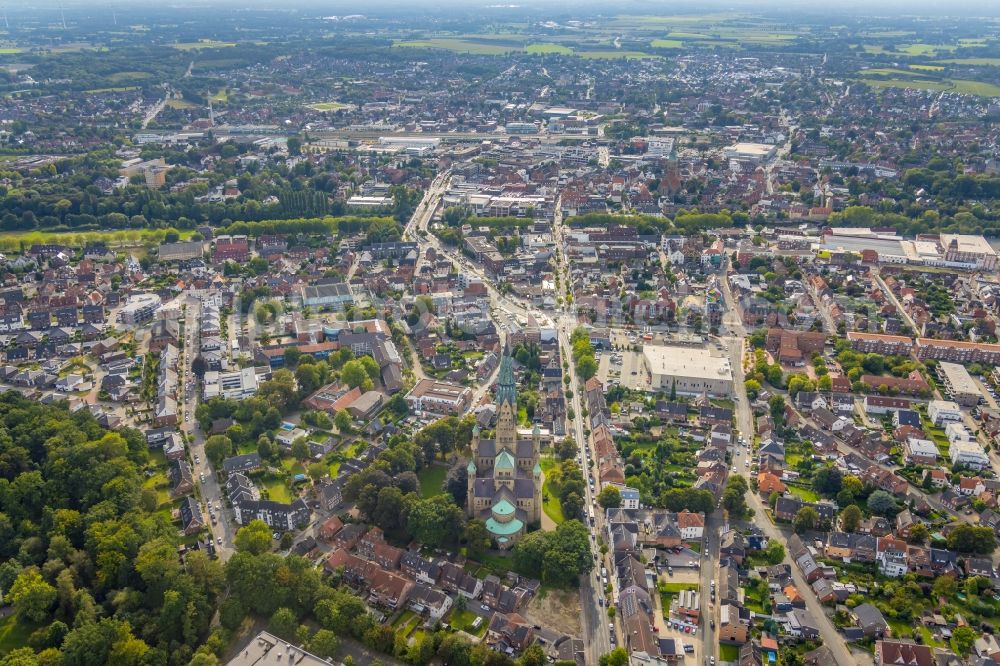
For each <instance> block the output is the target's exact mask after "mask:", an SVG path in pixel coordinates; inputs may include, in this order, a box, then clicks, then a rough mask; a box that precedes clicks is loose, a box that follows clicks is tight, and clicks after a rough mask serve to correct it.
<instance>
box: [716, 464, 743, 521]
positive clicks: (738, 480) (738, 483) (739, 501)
mask: <svg viewBox="0 0 1000 666" xmlns="http://www.w3.org/2000/svg"><path fill="white" fill-rule="evenodd" d="M747 490H748V486H747V480H746V479H745V478H743V477H742V476H740V475H738V474H733V475H731V476H730V477H729V479H728V480H727V481H726V488H725V490H723V491H722V508H724V509H725V510H726V511H727V512H728V513H729V515H730V517H732V518H735V519H737V520H739V519H741V518H744V517H745V516H746V515H747V514H748V513H749V508H748V507H747V500H746V493H747Z"/></svg>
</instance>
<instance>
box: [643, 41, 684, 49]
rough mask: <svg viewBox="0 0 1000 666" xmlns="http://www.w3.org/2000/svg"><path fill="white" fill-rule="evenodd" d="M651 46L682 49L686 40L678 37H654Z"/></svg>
mask: <svg viewBox="0 0 1000 666" xmlns="http://www.w3.org/2000/svg"><path fill="white" fill-rule="evenodd" d="M649 46H650V47H651V48H654V49H680V48H684V42H682V41H680V40H677V39H654V40H653V41H651V42H650V43H649Z"/></svg>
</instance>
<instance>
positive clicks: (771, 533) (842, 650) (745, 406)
mask: <svg viewBox="0 0 1000 666" xmlns="http://www.w3.org/2000/svg"><path fill="white" fill-rule="evenodd" d="M722 293H723V297H724V298H725V300H726V304H727V310H728V312H727V313H726V315H727V316H724V317H723V321H724V322H725V323H726V325H727V327H728V328H729V331H730V333H731V335H730V337H729V338H728V340H727V344H728V345H729V353H730V358H731V359H732V368H733V394H734V396H733V397H734V399H735V401H736V425H737V429H738V430H739V432H740V434H741V435H743V436H745V437H746V438H747V441H748V442H750V447H748V448H744V447H735V448H734V453H733V466H734V467H735V468H736V473H737V474H743V475H746V476H749V474H747V473H746V470H747V466H746V464H745V463H746V461H747V460H748V458H749V457H750V456H751V455H752V452H751V450H752V448H753V433H754V430H753V415H752V414H751V412H750V403H749V402H748V401H747V399H746V389H745V387H744V383H743V382H744V376H743V363H742V356H743V346H744V344H745V342H746V332H745V331H744V329H743V326H742V325H741V324H740V323H739V320H738V317H734V316H733V315H735V307H734V301H733V299H732V294H731V292H730V290H729V286H728V284H726V283H724V286H723V289H722ZM730 313H732V315H730ZM747 504H748V505H749V507H750V508H751V509H753V511H754V518H753V522H754V524H755V525H756V526H757V527H759V528H760V529H761V531H763V533H764V534H765V535H767V537H768V538H769V539H774V540H776V541H778V542H779V543H782V544H784V543H786V542H787V540H788V537H787V535H786V534H784V533H783V532H782V531H781V530H779V529H778V528H777V527H776V526H775V525H774V523H772V522H771V520H770V519H769V518H768V516H767V512H766V509H767V507H765V506H764V503H763V502H762V501H761V499H760V495H758V494H757V493H755V492H752V491H751V492H748V493H747ZM784 562H785V563H786V564H789V565H790V566H791V570H792V579H793V580H794V581H795V587H796V588H798V590H799V591H800V592H801V593H802V598H803V599H804V600H805V602H806V609H807V610H808V611H809V613H810V614H811V615H812V616H813V618H814V619H815V620H816V623H817V625H818V628H819V633H820V637H821V638H822V639H823V644H824V645H826V646H827V647H829V648H830V650H831V651H832V652H833V657H834V660H835V661H836V662H837V664H839V665H841V666H850V665H852V664H858V661H857V660H856V659H855V658H854V656H853V655H852V654H851V652H850V650H848V648H847V645H846V643H845V642H844V639H843V637H842V636H841V635H840V633H839V632H838V631H837V629H836V628H835V627H834V626H833V623H832V622H831V621H830V618H829V617H827V615H826V613H825V612H824V610H823V606H822V605H821V604H820V603H819V599H817V598H816V595H815V594H814V593H813V591H812V588H811V587H810V586H809V584H808V583H806V580H805V578H804V577H803V576H802V572H801V571H799V568H798V566H797V565H796V564H795V563H794V562H792V560H791V558H790V557H789V555H788V552H787V551H786V552H785V559H784Z"/></svg>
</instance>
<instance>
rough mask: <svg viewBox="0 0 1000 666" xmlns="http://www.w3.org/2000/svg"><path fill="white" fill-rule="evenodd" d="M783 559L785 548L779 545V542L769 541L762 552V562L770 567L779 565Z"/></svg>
mask: <svg viewBox="0 0 1000 666" xmlns="http://www.w3.org/2000/svg"><path fill="white" fill-rule="evenodd" d="M784 559H785V547H784V546H782V545H781V542H780V541H775V540H771V541H769V542H768V544H767V548H766V549H765V550H764V561H765V562H767V563H768V564H770V565H772V566H776V565H778V564H781V562H782V561H783V560H784Z"/></svg>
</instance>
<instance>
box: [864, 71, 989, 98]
mask: <svg viewBox="0 0 1000 666" xmlns="http://www.w3.org/2000/svg"><path fill="white" fill-rule="evenodd" d="M934 74H935V72H934V71H931V70H923V71H914V70H913V69H894V68H874V69H865V70H862V71H861V72H859V77H860V79H861V80H862V81H863V82H864V83H866V84H868V85H870V86H872V87H874V88H912V89H914V90H940V91H942V92H956V93H960V94H964V95H978V96H980V97H1000V86H997V85H994V84H992V83H986V82H984V81H972V80H969V79H951V78H946V77H939V76H935V75H934Z"/></svg>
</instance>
